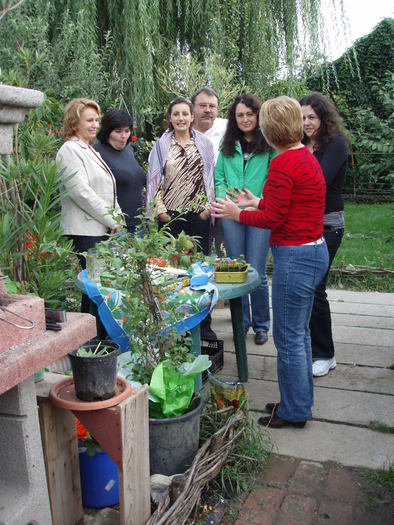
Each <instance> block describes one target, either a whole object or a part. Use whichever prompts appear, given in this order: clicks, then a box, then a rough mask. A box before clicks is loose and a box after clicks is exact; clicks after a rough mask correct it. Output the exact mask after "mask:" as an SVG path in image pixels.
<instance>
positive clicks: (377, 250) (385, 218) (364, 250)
mask: <svg viewBox="0 0 394 525" xmlns="http://www.w3.org/2000/svg"><path fill="white" fill-rule="evenodd" d="M393 217H394V204H393V203H383V204H357V203H348V204H346V205H345V235H344V237H343V240H342V243H341V246H340V247H339V250H338V252H337V254H336V256H335V259H334V262H333V268H335V267H338V266H340V265H341V264H342V263H343V264H344V265H345V266H346V265H348V264H352V265H353V266H355V267H360V266H362V267H365V266H368V267H373V268H381V267H383V268H386V269H389V270H394V220H393ZM328 286H341V287H344V288H354V289H358V290H361V289H364V290H376V291H385V292H394V274H391V275H390V274H389V275H372V274H371V275H363V276H357V277H356V276H348V275H346V274H344V273H342V274H339V273H338V272H335V271H332V272H330V276H329V282H328Z"/></svg>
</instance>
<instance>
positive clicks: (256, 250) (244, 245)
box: [222, 219, 270, 332]
mask: <svg viewBox="0 0 394 525" xmlns="http://www.w3.org/2000/svg"><path fill="white" fill-rule="evenodd" d="M222 225H223V231H224V239H225V243H226V251H227V255H228V256H229V257H231V258H232V259H235V258H237V257H240V256H241V255H243V256H244V257H245V260H246V262H248V263H249V264H250V265H251V266H252V267H253V268H255V270H256V271H257V272H258V273H259V275H260V277H261V285H260V286H259V287H258V288H257V289H256V290H255V291H254V292H253V293H251V294H250V305H249V296H248V295H245V296H244V297H243V298H242V301H243V310H244V327H245V330H247V329H248V328H249V326H250V325H252V327H253V330H254V331H255V332H268V330H269V328H270V309H269V290H268V281H267V271H266V268H267V258H268V251H269V237H270V231H269V230H264V229H262V228H254V227H253V226H246V225H245V224H241V223H240V222H237V221H233V220H231V219H223V220H222ZM250 307H251V309H252V316H251V315H250Z"/></svg>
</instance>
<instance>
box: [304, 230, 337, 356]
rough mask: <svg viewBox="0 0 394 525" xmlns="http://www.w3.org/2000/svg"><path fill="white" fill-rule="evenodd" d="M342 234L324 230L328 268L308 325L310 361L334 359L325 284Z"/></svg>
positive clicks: (316, 296)
mask: <svg viewBox="0 0 394 525" xmlns="http://www.w3.org/2000/svg"><path fill="white" fill-rule="evenodd" d="M343 232H344V230H343V228H338V229H327V227H325V228H324V239H325V240H326V243H327V248H328V255H329V266H328V270H327V273H326V274H325V276H324V277H323V279H322V281H321V282H320V284H319V286H318V287H317V288H316V291H315V299H314V302H313V308H312V315H311V320H310V323H309V328H310V331H311V340H312V359H331V358H333V357H334V341H333V339H332V331H331V312H330V304H329V302H328V300H327V293H326V284H327V277H328V272H329V271H330V267H331V264H332V261H333V260H334V257H335V254H336V253H337V251H338V248H339V246H340V244H341V241H342V237H343Z"/></svg>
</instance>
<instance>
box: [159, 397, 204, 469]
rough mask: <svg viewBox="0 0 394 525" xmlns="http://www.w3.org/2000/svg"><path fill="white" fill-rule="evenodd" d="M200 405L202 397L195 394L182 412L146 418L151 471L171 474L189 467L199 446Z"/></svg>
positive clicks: (202, 402) (202, 403)
mask: <svg viewBox="0 0 394 525" xmlns="http://www.w3.org/2000/svg"><path fill="white" fill-rule="evenodd" d="M203 406H204V400H203V399H202V398H201V397H196V398H195V400H194V401H193V403H192V409H191V410H190V411H189V412H187V413H186V414H183V415H182V416H176V417H170V418H164V419H153V418H149V459H150V471H151V474H164V475H166V476H172V474H180V473H182V472H185V470H187V469H188V467H190V465H191V464H192V462H193V459H194V457H195V455H196V453H197V450H198V444H199V439H200V416H201V410H202V408H203ZM193 407H194V408H193Z"/></svg>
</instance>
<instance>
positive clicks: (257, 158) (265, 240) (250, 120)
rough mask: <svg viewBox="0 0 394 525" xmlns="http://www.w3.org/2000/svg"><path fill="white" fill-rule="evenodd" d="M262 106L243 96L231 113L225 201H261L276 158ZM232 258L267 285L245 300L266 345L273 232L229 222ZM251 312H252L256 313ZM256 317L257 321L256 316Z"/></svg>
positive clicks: (223, 172) (221, 184)
mask: <svg viewBox="0 0 394 525" xmlns="http://www.w3.org/2000/svg"><path fill="white" fill-rule="evenodd" d="M260 108H261V101H260V100H259V99H258V98H257V97H256V96H254V95H251V94H242V95H239V96H238V97H237V98H236V99H235V101H234V102H233V104H232V105H231V106H230V107H229V109H228V116H227V118H228V124H227V129H226V133H225V135H224V137H223V145H222V148H221V151H220V154H219V158H218V160H217V163H216V168H215V193H216V196H217V197H219V198H222V199H223V198H225V196H226V192H227V191H234V190H235V188H238V189H242V188H246V189H247V190H249V191H250V192H252V193H253V195H255V196H256V197H261V196H262V192H263V187H264V184H265V181H266V179H267V175H268V168H269V165H270V162H271V159H272V158H273V157H274V156H275V153H274V150H273V149H271V148H270V147H269V146H268V144H267V142H266V141H265V139H264V137H263V135H262V133H261V131H260V128H259V125H258V115H259V111H260ZM222 224H223V231H224V238H225V244H226V250H227V255H228V256H230V257H231V258H237V257H240V256H241V255H243V256H244V257H245V259H246V261H247V262H248V263H250V264H251V266H253V268H255V269H256V270H257V271H258V273H259V274H260V277H261V285H260V286H259V288H258V289H257V290H256V291H254V292H253V293H252V294H250V304H249V296H247V295H246V296H244V297H243V308H244V327H245V333H247V332H248V330H249V327H250V325H252V328H253V330H254V332H255V343H256V344H258V345H263V344H264V343H265V342H266V341H267V339H268V335H267V333H268V330H269V327H270V315H269V293H268V281H267V274H266V266H267V257H268V251H269V237H270V231H269V230H266V229H262V228H256V227H254V226H248V225H246V224H241V223H240V222H238V221H234V220H232V219H223V222H222ZM250 310H251V311H252V312H250ZM251 313H252V315H251Z"/></svg>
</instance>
